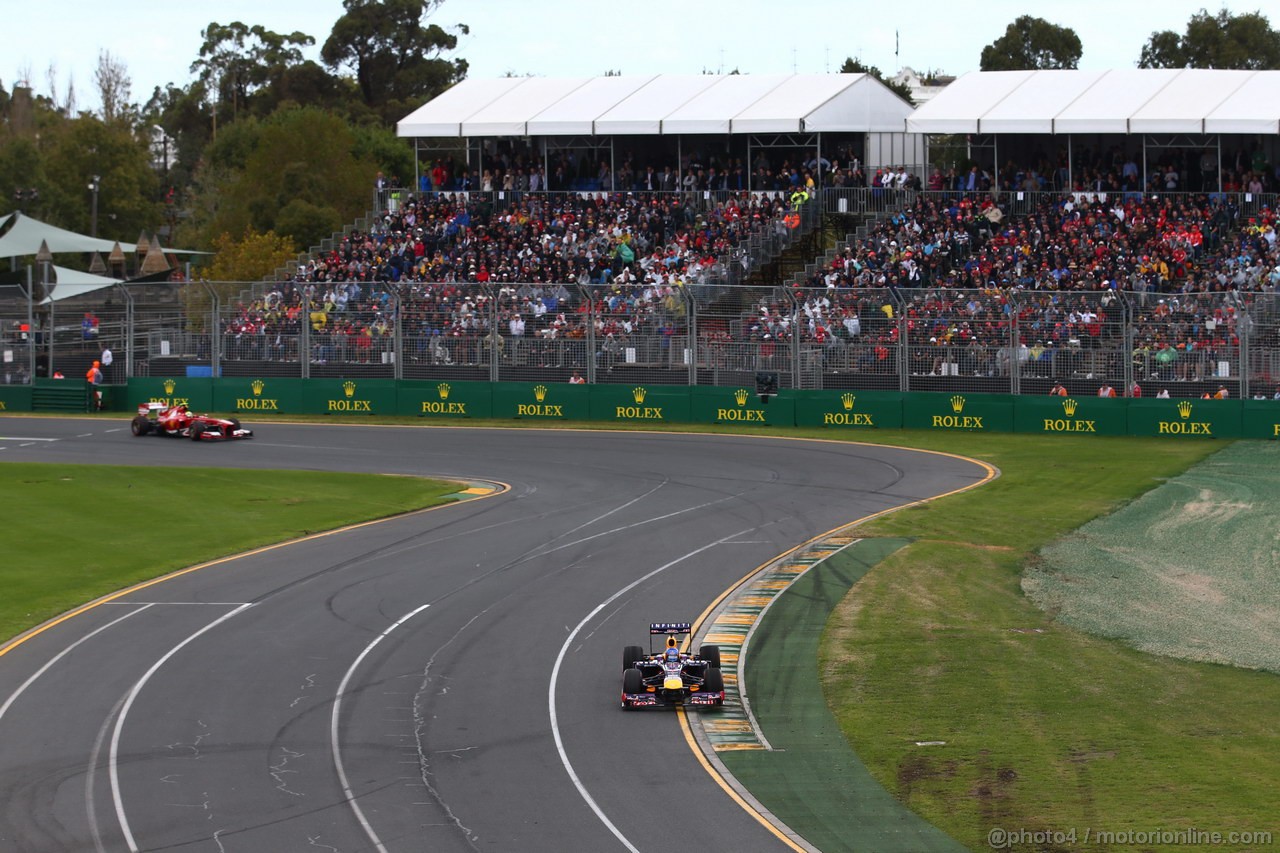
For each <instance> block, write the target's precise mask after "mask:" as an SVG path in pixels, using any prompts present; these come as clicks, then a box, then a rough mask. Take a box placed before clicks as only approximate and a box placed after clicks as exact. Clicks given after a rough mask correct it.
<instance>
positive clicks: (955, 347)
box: [109, 71, 1280, 397]
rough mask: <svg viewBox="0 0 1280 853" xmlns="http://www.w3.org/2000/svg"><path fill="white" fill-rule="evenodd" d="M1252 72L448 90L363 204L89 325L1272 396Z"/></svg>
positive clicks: (479, 370)
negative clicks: (316, 233)
mask: <svg viewBox="0 0 1280 853" xmlns="http://www.w3.org/2000/svg"><path fill="white" fill-rule="evenodd" d="M1275 74H1277V72H1257V73H1245V72H1197V71H1173V72H1142V71H1122V72H1107V73H1101V72H1002V73H995V74H975V75H968V76H966V77H963V78H961V79H960V80H959V81H957V82H956V83H955V84H953V85H952V86H950V87H948V88H947V89H946V90H944V91H943V92H942V93H941V94H939V95H938V96H937V97H935V98H933V99H932V100H931V101H930V102H929V103H928V104H927V105H925V106H924V107H922V108H920V109H919V110H916V111H915V112H912V111H911V110H910V108H909V107H908V106H907V105H906V104H905V103H903V102H901V101H899V100H898V99H897V98H896V96H894V95H893V94H892V93H890V92H889V91H888V90H887V89H886V88H884V87H883V86H882V85H881V84H879V83H878V82H876V81H874V79H872V78H867V77H865V75H834V76H831V77H828V76H825V75H817V76H813V75H792V76H782V77H759V78H757V77H749V76H738V75H732V76H726V77H715V76H710V75H708V76H705V77H694V78H673V77H665V76H661V75H660V76H658V77H652V78H637V79H632V78H596V79H573V80H542V79H538V78H511V79H504V80H500V81H494V80H477V81H466V82H464V83H462V84H459V85H458V86H457V87H455V88H454V89H452V90H450V91H449V92H446V93H445V94H443V95H441V96H440V97H439V98H437V99H435V100H434V101H432V102H429V103H428V104H426V105H424V106H423V107H422V108H420V109H419V110H417V111H415V112H414V113H413V114H411V115H410V116H408V117H406V118H405V119H404V120H403V121H402V122H400V126H399V128H400V133H401V135H402V136H408V137H412V138H413V139H414V140H415V147H416V149H417V151H418V155H419V162H420V164H421V171H420V174H418V175H415V176H414V179H413V181H412V186H407V187H388V188H384V189H381V190H380V191H379V192H378V193H377V194H376V197H375V210H374V212H373V214H372V215H371V216H370V217H369V218H368V220H367V222H364V223H357V224H356V227H353V228H352V229H351V230H350V231H349V233H347V234H345V235H341V236H340V237H339V238H337V239H335V240H334V241H332V242H331V243H330V244H326V246H324V247H323V248H322V249H320V250H317V251H313V252H312V253H310V254H309V255H307V256H306V257H304V258H301V259H300V260H299V262H298V263H297V264H295V265H292V266H291V268H290V269H289V270H288V271H286V273H285V274H283V275H281V276H279V277H278V280H275V281H272V282H266V283H258V284H256V285H245V287H244V292H243V294H242V295H241V296H240V297H238V298H236V299H232V300H222V299H219V298H218V297H217V296H216V294H214V295H212V296H211V297H210V298H209V299H206V300H204V301H205V302H206V303H209V304H208V308H207V309H206V308H203V307H202V308H201V309H200V310H199V311H198V312H196V313H195V314H194V315H192V316H188V317H186V318H185V321H183V322H182V323H181V324H180V326H179V327H176V328H175V327H167V328H157V325H156V324H154V323H152V324H149V325H148V326H147V328H148V331H147V333H146V338H145V340H144V339H131V340H129V341H127V342H126V341H120V342H119V344H118V346H119V348H120V349H121V350H124V349H125V345H126V344H127V345H128V346H129V347H130V351H131V352H132V353H133V354H134V355H133V357H132V358H131V359H130V360H129V363H128V365H127V367H128V370H129V371H130V373H129V375H145V374H149V375H153V376H155V375H181V374H183V373H184V372H186V371H188V370H189V369H190V368H204V369H206V370H209V371H211V372H213V373H215V374H217V375H226V376H233V375H250V374H253V375H277V376H297V377H303V378H306V377H321V376H344V377H345V376H352V377H385V378H437V377H439V378H455V379H480V380H491V381H496V380H504V379H537V380H539V381H544V380H550V381H566V380H567V378H568V376H569V375H570V373H571V372H573V371H575V370H578V371H581V372H582V373H583V374H584V375H586V377H587V379H588V381H590V382H619V383H622V382H644V383H659V384H661V383H668V384H739V383H743V382H747V381H749V380H750V378H751V377H752V376H753V375H754V374H755V373H756V372H757V371H762V370H764V371H776V372H777V373H778V374H779V376H780V380H781V384H782V386H783V387H794V388H850V389H856V388H872V389H886V390H903V391H908V390H939V391H950V390H957V389H966V390H974V391H991V392H999V393H1015V394H1041V393H1046V392H1047V391H1048V390H1049V388H1050V387H1052V386H1053V385H1054V384H1055V383H1061V384H1063V385H1064V386H1065V387H1066V388H1067V389H1068V390H1069V391H1070V393H1072V394H1077V395H1078V394H1090V393H1095V392H1097V391H1098V389H1099V388H1100V387H1102V386H1104V385H1110V386H1114V387H1116V388H1119V389H1122V391H1123V392H1125V393H1145V394H1147V395H1154V394H1155V393H1156V392H1157V391H1160V390H1167V391H1168V392H1169V393H1170V394H1171V395H1172V396H1200V395H1202V394H1204V393H1207V392H1210V391H1213V390H1216V389H1217V388H1218V387H1219V386H1220V385H1223V384H1225V385H1226V386H1227V387H1228V388H1229V391H1230V393H1231V394H1233V395H1243V396H1259V395H1265V396H1267V397H1270V396H1271V395H1272V393H1273V391H1274V390H1275V383H1276V382H1277V381H1278V380H1280V313H1278V312H1277V306H1276V304H1275V291H1276V287H1277V285H1280V253H1278V250H1277V247H1276V229H1277V227H1280V223H1277V222H1276V218H1277V215H1276V213H1277V211H1276V201H1277V196H1276V195H1275V189H1276V183H1277V173H1276V168H1277V166H1276V164H1277V163H1278V162H1280V144H1278V142H1277V140H1278V139H1280V105H1277V104H1276V103H1275V99H1274V98H1270V99H1269V100H1268V99H1266V98H1257V97H1255V96H1256V95H1257V94H1258V93H1259V92H1265V91H1275V89H1274V88H1272V89H1267V88H1266V86H1267V85H1269V83H1274V82H1276V81H1275V79H1274V75H1275ZM1211 94H1213V95H1214V97H1211V96H1210V95H1211ZM1268 116H1269V117H1268ZM1268 122H1269V123H1268ZM1268 128H1269V130H1268ZM956 134H965V135H966V138H967V140H968V144H967V145H966V147H965V148H964V149H963V151H962V152H960V153H961V154H962V155H963V156H960V155H957V156H956V159H955V160H954V161H951V160H947V156H949V155H950V154H955V153H956V149H955V148H954V145H953V143H954V141H955V138H956V136H955V135H956ZM930 151H932V154H930V153H929V152H930ZM927 163H932V164H933V165H925V164H927ZM1171 172H1172V173H1174V177H1173V178H1172V179H1171V178H1170V173H1171ZM1171 181H1172V183H1171ZM123 307H124V310H125V311H127V312H131V314H132V313H139V312H141V313H145V312H146V310H147V309H146V308H145V306H141V305H137V306H135V305H134V304H133V303H132V302H130V303H128V304H127V305H126V306H123ZM109 328H115V327H112V326H109ZM118 328H119V329H120V330H121V332H120V333H121V334H123V330H124V329H126V328H133V326H127V325H126V324H123V323H121V324H119V327H118Z"/></svg>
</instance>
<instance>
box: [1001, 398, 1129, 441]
mask: <svg viewBox="0 0 1280 853" xmlns="http://www.w3.org/2000/svg"><path fill="white" fill-rule="evenodd" d="M1128 403H1129V401H1128V400H1123V399H1119V398H1110V399H1108V398H1103V397H1014V398H1013V430H1014V432H1039V433H1044V434H1046V435H1081V434H1089V435H1127V434H1128V432H1129V418H1128V413H1129V406H1128Z"/></svg>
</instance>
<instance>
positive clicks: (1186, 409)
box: [1178, 400, 1191, 420]
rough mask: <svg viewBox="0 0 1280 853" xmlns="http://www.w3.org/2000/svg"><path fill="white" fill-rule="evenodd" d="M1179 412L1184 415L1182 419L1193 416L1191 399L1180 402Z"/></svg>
mask: <svg viewBox="0 0 1280 853" xmlns="http://www.w3.org/2000/svg"><path fill="white" fill-rule="evenodd" d="M1178 414H1180V415H1182V419H1183V420H1186V419H1187V418H1189V417H1191V401H1190V400H1183V401H1182V402H1181V403H1179V404H1178Z"/></svg>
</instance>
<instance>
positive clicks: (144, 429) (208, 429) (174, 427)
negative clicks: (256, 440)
mask: <svg viewBox="0 0 1280 853" xmlns="http://www.w3.org/2000/svg"><path fill="white" fill-rule="evenodd" d="M129 428H130V429H131V430H132V431H133V434H134V435H138V436H142V435H167V436H174V437H178V438H189V439H191V440H193V441H222V440H224V439H233V438H252V437H253V430H251V429H245V428H244V427H242V426H240V421H238V420H236V419H235V418H215V417H213V416H212V415H197V414H196V413H195V412H192V411H190V410H189V409H188V408H187V407H186V406H182V405H178V406H169V405H166V404H165V403H143V404H142V405H141V406H138V414H137V415H135V416H134V418H133V423H131V424H130V425H129Z"/></svg>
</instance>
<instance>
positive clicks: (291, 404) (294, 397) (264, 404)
mask: <svg viewBox="0 0 1280 853" xmlns="http://www.w3.org/2000/svg"><path fill="white" fill-rule="evenodd" d="M316 381H322V380H316ZM311 382H312V380H309V379H277V378H275V377H267V378H265V379H261V378H252V377H243V378H240V377H237V378H235V379H219V380H216V382H215V384H214V394H213V408H214V410H215V411H218V412H236V413H240V414H256V415H272V414H283V415H301V414H310V413H313V412H315V411H317V410H318V409H319V406H318V405H316V404H314V403H308V402H307V398H308V397H312V398H314V391H312V390H310V389H311V388H312V386H311Z"/></svg>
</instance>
